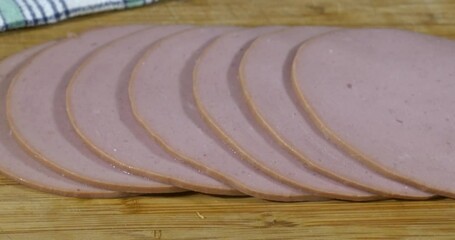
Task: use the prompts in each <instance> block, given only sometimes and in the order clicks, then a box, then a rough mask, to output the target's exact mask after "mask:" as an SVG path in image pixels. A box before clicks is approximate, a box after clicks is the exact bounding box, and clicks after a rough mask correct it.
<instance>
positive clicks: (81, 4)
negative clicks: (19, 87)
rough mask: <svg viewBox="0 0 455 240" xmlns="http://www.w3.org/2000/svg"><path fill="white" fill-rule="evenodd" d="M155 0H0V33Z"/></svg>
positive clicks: (135, 5)
mask: <svg viewBox="0 0 455 240" xmlns="http://www.w3.org/2000/svg"><path fill="white" fill-rule="evenodd" d="M156 1H158V0H0V32H1V31H6V30H9V29H15V28H22V27H31V26H36V25H42V24H49V23H55V22H58V21H61V20H64V19H67V18H71V17H75V16H80V15H85V14H90V13H96V12H102V11H109V10H119V9H126V8H131V7H138V6H142V5H145V4H150V3H153V2H156Z"/></svg>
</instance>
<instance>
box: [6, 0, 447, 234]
mask: <svg viewBox="0 0 455 240" xmlns="http://www.w3.org/2000/svg"><path fill="white" fill-rule="evenodd" d="M129 23H187V24H188V23H194V24H233V25H242V26H256V25H265V24H286V25H303V24H306V25H336V26H358V27H369V26H380V27H394V28H405V29H411V30H415V31H419V32H424V33H429V34H435V35H439V36H445V37H449V38H455V1H451V0H446V1H443V0H440V1H437V0H408V1H404V0H400V1H398V0H338V1H336V0H308V1H307V0H280V1H278V0H194V1H191V0H187V1H172V0H169V1H166V0H162V2H160V3H158V4H155V5H152V6H149V7H144V8H138V9H133V10H128V11H121V12H111V13H103V14H98V15H93V16H87V17H80V18H76V19H72V20H69V21H65V22H62V23H59V24H56V25H52V26H46V27H39V28H33V29H25V30H16V31H11V32H7V33H0V59H1V58H3V57H6V56H8V55H10V54H13V53H15V52H17V51H20V50H21V49H24V48H25V47H28V46H31V45H34V44H37V43H41V42H44V41H47V40H50V39H56V38H61V37H65V36H66V35H68V34H71V33H78V32H81V31H84V30H87V29H91V28H95V27H99V26H106V25H117V24H129ZM3 239H8V240H13V239H14V240H16V239H122V240H123V239H149V240H151V239H455V200H450V199H439V200H432V201H421V202H413V201H393V200H391V201H380V202H370V203H350V202H343V201H329V202H317V203H273V202H267V201H262V200H258V199H253V198H222V197H213V196H205V195H200V194H183V195H173V196H146V197H134V198H127V199H111V200H81V199H72V198H65V197H59V196H54V195H49V194H45V193H40V192H37V191H35V190H32V189H29V188H26V187H23V186H20V185H18V184H16V183H15V182H13V181H10V180H8V179H6V178H5V177H3V176H1V175H0V240H3Z"/></svg>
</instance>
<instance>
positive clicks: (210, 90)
mask: <svg viewBox="0 0 455 240" xmlns="http://www.w3.org/2000/svg"><path fill="white" fill-rule="evenodd" d="M278 30H283V27H261V28H253V29H246V30H243V31H237V32H234V33H228V34H226V35H223V36H222V37H220V38H218V39H217V40H216V41H215V42H213V43H212V44H211V45H210V46H209V47H207V48H206V49H205V51H204V52H203V53H202V54H201V56H200V58H199V60H198V62H197V65H196V67H195V69H194V75H193V76H194V79H193V91H194V97H195V100H196V104H197V107H198V109H199V110H200V112H201V114H202V116H203V118H204V120H205V121H206V122H207V124H208V125H209V126H211V127H212V129H213V130H214V131H215V132H216V133H217V134H218V136H220V137H221V139H223V140H224V141H225V142H226V143H228V144H229V145H230V146H231V147H232V148H233V149H234V150H236V151H237V152H238V153H239V154H242V155H243V158H244V159H246V160H247V161H249V162H250V163H252V164H254V165H255V166H257V167H258V168H260V169H261V170H263V171H264V172H266V173H268V174H270V175H273V176H275V177H276V178H278V179H280V180H282V181H283V182H285V183H287V184H289V185H293V186H295V187H300V188H303V189H306V190H308V191H310V192H314V193H315V194H318V195H321V196H324V197H331V198H339V199H346V200H369V199H373V198H377V196H376V195H374V194H371V193H368V192H364V191H361V190H358V189H355V188H351V187H348V186H346V185H344V184H342V183H339V182H336V181H333V180H331V179H328V178H326V177H325V176H322V175H320V174H318V173H315V172H313V171H311V170H309V169H308V168H306V167H305V166H304V165H303V164H302V163H301V162H300V161H298V160H297V159H295V158H294V156H292V155H290V154H289V153H288V152H287V151H285V150H284V149H283V148H281V147H280V146H278V145H277V144H276V143H275V142H273V140H271V139H270V136H267V135H266V133H264V130H263V129H261V128H260V127H259V126H257V123H256V122H255V120H254V117H253V116H252V114H251V113H250V112H249V109H248V106H247V105H246V103H245V102H244V98H243V94H242V90H241V88H240V82H239V80H238V68H239V65H240V60H241V57H242V55H243V53H244V51H245V50H246V48H247V47H248V46H249V44H250V43H251V41H253V40H254V39H255V38H256V37H258V36H260V35H261V34H265V33H270V32H276V31H278Z"/></svg>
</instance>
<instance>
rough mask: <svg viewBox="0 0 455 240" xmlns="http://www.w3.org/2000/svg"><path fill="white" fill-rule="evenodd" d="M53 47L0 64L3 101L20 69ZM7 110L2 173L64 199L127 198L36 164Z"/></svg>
mask: <svg viewBox="0 0 455 240" xmlns="http://www.w3.org/2000/svg"><path fill="white" fill-rule="evenodd" d="M52 44H54V43H47V44H43V45H39V46H36V47H33V48H29V49H27V50H24V51H22V52H20V53H17V54H15V55H13V56H10V57H8V58H7V59H5V60H3V61H2V62H0V99H2V102H4V101H5V99H6V93H7V90H8V86H9V84H10V82H11V80H12V77H13V76H14V74H15V73H16V71H17V69H18V68H19V67H20V66H21V65H22V64H23V63H24V62H26V60H27V59H28V58H30V57H32V56H33V55H34V54H37V53H38V52H39V51H42V50H43V49H45V48H47V47H49V46H51V45H52ZM5 111H6V109H5V105H4V104H0V172H1V173H2V174H4V175H6V176H8V177H10V178H12V179H14V180H16V181H17V182H19V183H22V184H24V185H26V186H29V187H31V188H34V189H38V190H40V191H44V192H49V193H55V194H59V195H63V196H71V197H80V198H108V197H121V196H125V195H126V194H125V193H120V192H113V191H108V190H104V189H100V188H96V187H91V186H88V185H86V184H83V183H79V182H75V181H72V180H70V179H67V178H65V177H63V176H61V175H60V174H57V173H56V172H54V171H51V170H50V169H48V168H47V167H45V166H44V165H42V164H40V163H39V162H37V161H35V160H34V159H33V158H31V157H30V156H28V155H27V154H26V153H25V152H24V151H23V150H22V149H21V148H20V146H18V145H17V143H16V141H15V140H14V139H13V136H12V133H11V132H10V131H11V130H10V128H9V126H8V121H7V120H6V116H5Z"/></svg>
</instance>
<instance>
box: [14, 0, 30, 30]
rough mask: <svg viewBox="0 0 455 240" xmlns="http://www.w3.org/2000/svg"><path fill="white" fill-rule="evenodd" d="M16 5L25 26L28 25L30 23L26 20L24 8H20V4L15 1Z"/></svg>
mask: <svg viewBox="0 0 455 240" xmlns="http://www.w3.org/2000/svg"><path fill="white" fill-rule="evenodd" d="M16 5H17V8H19V10H20V12H21V14H22V18H23V19H24V24H25V26H26V27H28V26H30V25H29V24H30V22H29V21H28V20H27V18H26V17H25V13H24V9H22V7H21V5H19V4H17V3H16Z"/></svg>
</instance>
